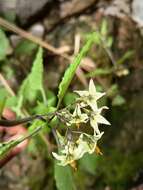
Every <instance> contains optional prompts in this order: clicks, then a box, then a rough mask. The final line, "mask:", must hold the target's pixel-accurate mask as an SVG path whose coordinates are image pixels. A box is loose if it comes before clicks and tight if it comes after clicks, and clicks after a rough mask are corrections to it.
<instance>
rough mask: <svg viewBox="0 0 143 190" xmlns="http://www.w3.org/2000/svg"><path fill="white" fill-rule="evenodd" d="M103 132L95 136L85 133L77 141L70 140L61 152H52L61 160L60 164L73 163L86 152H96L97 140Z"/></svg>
mask: <svg viewBox="0 0 143 190" xmlns="http://www.w3.org/2000/svg"><path fill="white" fill-rule="evenodd" d="M103 133H104V132H102V133H100V134H99V135H94V136H92V135H88V134H86V133H83V134H81V135H80V136H79V139H78V140H77V141H76V142H75V143H74V142H71V141H68V143H67V145H65V147H64V149H62V150H61V151H60V154H57V153H55V152H52V154H53V156H54V157H55V158H56V159H57V160H58V161H59V163H58V164H59V165H62V166H66V165H67V164H72V163H73V162H74V161H75V160H79V159H80V158H82V157H83V155H84V154H85V153H89V154H92V153H93V152H95V149H96V146H97V141H98V140H99V139H100V138H101V136H102V135H103Z"/></svg>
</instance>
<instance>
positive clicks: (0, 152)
mask: <svg viewBox="0 0 143 190" xmlns="http://www.w3.org/2000/svg"><path fill="white" fill-rule="evenodd" d="M19 143H20V142H19V140H11V141H9V142H5V143H0V158H2V157H3V156H4V155H5V154H6V153H7V152H8V151H9V150H11V149H12V148H13V147H15V146H16V145H18V144H19Z"/></svg>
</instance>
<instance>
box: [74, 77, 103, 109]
mask: <svg viewBox="0 0 143 190" xmlns="http://www.w3.org/2000/svg"><path fill="white" fill-rule="evenodd" d="M75 92H76V93H77V94H78V95H79V96H80V97H81V98H82V100H83V103H82V104H81V105H82V106H83V107H84V106H87V105H89V106H90V107H91V108H92V110H94V111H96V110H97V100H98V99H100V98H101V97H102V96H104V95H105V93H101V92H97V91H96V88H95V85H94V82H93V80H92V79H91V80H90V82H89V90H88V91H75Z"/></svg>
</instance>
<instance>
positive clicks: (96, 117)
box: [90, 106, 110, 134]
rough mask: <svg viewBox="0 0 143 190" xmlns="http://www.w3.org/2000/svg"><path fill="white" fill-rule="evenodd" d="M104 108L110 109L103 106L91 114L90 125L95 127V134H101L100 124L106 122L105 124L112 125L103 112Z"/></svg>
mask: <svg viewBox="0 0 143 190" xmlns="http://www.w3.org/2000/svg"><path fill="white" fill-rule="evenodd" d="M103 109H108V107H106V106H103V107H101V108H99V109H97V110H96V111H92V112H91V115H90V125H91V127H93V129H94V134H95V133H97V134H100V131H99V128H98V124H105V125H110V123H109V121H107V120H106V119H105V118H104V117H103V116H102V115H101V112H102V110H103Z"/></svg>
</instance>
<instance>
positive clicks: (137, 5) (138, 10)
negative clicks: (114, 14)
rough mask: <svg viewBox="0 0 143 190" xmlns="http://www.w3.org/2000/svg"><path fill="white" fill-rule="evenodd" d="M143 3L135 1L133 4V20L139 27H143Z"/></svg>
mask: <svg viewBox="0 0 143 190" xmlns="http://www.w3.org/2000/svg"><path fill="white" fill-rule="evenodd" d="M142 10H143V1H141V0H134V1H133V3H132V11H133V15H132V17H133V19H134V20H135V21H136V22H137V23H138V25H139V26H141V27H143V11H142Z"/></svg>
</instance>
